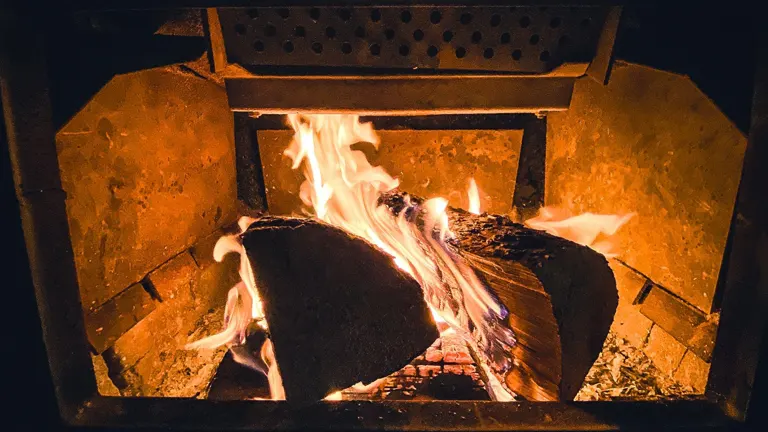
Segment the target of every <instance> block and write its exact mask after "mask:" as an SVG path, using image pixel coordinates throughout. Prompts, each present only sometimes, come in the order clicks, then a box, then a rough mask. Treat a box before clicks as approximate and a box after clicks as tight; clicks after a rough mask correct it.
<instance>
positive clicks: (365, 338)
mask: <svg viewBox="0 0 768 432" xmlns="http://www.w3.org/2000/svg"><path fill="white" fill-rule="evenodd" d="M242 242H243V245H244V247H245V250H246V253H247V255H248V258H249V260H250V263H251V266H252V267H253V270H254V274H255V278H256V281H255V282H256V286H257V287H258V290H259V294H260V295H261V299H262V302H263V306H264V313H265V317H266V320H267V323H268V325H269V332H270V339H271V340H272V343H273V345H274V351H275V356H276V359H277V364H278V367H279V369H280V374H281V376H282V381H283V387H284V389H285V395H286V399H287V400H288V401H289V402H293V403H296V404H305V403H310V402H314V401H317V400H320V399H323V398H324V397H325V396H327V395H328V394H330V393H333V392H335V391H339V390H343V389H345V388H348V387H350V386H352V385H354V384H356V383H357V382H363V383H364V384H367V383H370V382H372V381H374V380H376V379H378V378H380V377H384V376H387V375H389V374H391V373H393V372H395V371H397V370H399V369H400V368H402V367H403V366H405V365H406V364H408V362H409V361H411V360H412V359H413V358H414V357H416V356H418V355H419V354H421V353H422V352H424V351H425V350H426V349H427V347H429V346H430V345H431V344H432V343H433V342H434V341H435V339H437V337H438V332H437V329H436V327H435V323H434V321H433V320H432V317H431V314H430V311H429V308H428V307H427V304H426V302H425V301H424V297H423V292H422V290H421V287H420V286H419V284H418V283H417V282H416V281H415V280H414V279H413V278H411V277H410V276H409V275H408V274H406V273H405V272H403V271H402V270H400V269H399V268H398V267H397V266H396V265H395V264H394V262H393V260H392V257H391V256H389V255H387V254H385V253H384V252H381V251H380V250H378V249H377V248H375V247H374V246H373V245H371V244H370V243H368V242H367V241H365V240H363V239H361V238H358V237H355V236H352V235H350V234H348V233H346V232H344V231H342V230H341V229H339V228H335V227H333V226H330V225H328V224H325V223H322V222H318V221H315V220H309V219H297V218H279V217H265V218H262V219H259V220H258V221H256V222H255V223H253V224H252V225H251V226H250V228H249V229H248V230H247V231H246V232H245V233H244V234H243V235H242Z"/></svg>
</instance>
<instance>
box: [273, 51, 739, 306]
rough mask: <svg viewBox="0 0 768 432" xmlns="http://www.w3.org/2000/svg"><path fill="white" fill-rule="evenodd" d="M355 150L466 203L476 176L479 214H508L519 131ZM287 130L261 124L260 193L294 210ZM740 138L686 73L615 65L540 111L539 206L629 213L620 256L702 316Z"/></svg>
mask: <svg viewBox="0 0 768 432" xmlns="http://www.w3.org/2000/svg"><path fill="white" fill-rule="evenodd" d="M379 135H380V137H381V141H382V145H381V147H380V150H379V151H375V150H374V149H373V148H370V147H365V146H363V147H361V149H363V150H364V151H365V152H366V154H367V156H368V159H369V160H370V161H371V162H372V163H373V164H374V165H381V166H383V167H384V168H385V169H386V170H387V171H388V172H389V173H390V174H392V175H393V176H395V177H398V178H400V179H401V187H402V188H403V190H406V191H408V192H411V193H413V194H416V195H420V196H425V197H432V196H444V197H446V198H448V199H449V200H450V203H451V205H454V206H458V207H463V208H467V197H466V188H467V180H468V178H469V177H474V178H475V179H476V180H477V183H478V185H479V187H480V189H481V202H482V209H483V210H484V211H488V212H493V213H509V212H510V210H511V201H512V195H513V191H514V187H515V178H516V173H517V163H518V159H519V151H520V142H521V138H522V131H517V130H506V131H403V130H398V131H379ZM291 137H292V132H290V131H260V132H259V133H258V142H259V147H260V149H261V156H262V162H263V165H264V176H265V184H266V188H267V200H268V203H269V208H270V211H271V212H273V213H277V214H291V213H293V212H299V211H300V208H301V202H300V200H299V198H298V191H299V184H300V183H301V181H302V174H301V171H300V170H296V171H291V170H290V161H289V160H288V158H287V157H285V156H283V155H282V151H283V150H284V149H285V148H286V147H287V146H288V144H289V142H290V140H291ZM745 146H746V139H745V137H744V136H743V134H742V133H741V132H740V131H739V130H738V128H736V127H735V126H734V125H733V123H731V122H730V121H729V119H728V118H727V117H726V116H725V115H723V114H722V112H720V111H719V109H718V108H717V106H716V105H714V104H713V103H712V101H710V100H709V99H708V98H707V97H706V95H704V94H703V93H702V92H701V91H700V90H699V89H698V88H697V87H696V85H695V84H694V83H693V82H692V81H691V80H690V79H689V78H688V77H685V76H680V75H675V74H672V73H668V72H665V71H661V70H656V69H652V68H648V67H644V66H640V65H634V64H628V63H624V62H617V64H616V65H615V67H614V69H613V72H612V75H611V79H610V81H609V84H608V85H607V86H603V85H602V84H598V83H597V82H595V81H593V80H592V79H590V78H587V77H584V78H581V79H580V80H578V81H577V84H576V87H575V90H574V95H573V99H572V102H571V106H570V108H569V109H568V110H567V111H563V112H553V113H550V114H549V115H548V124H547V164H546V167H547V168H546V191H545V192H546V197H545V198H546V199H545V204H546V205H550V206H556V207H562V208H567V209H569V210H571V211H572V212H573V214H579V213H583V212H594V213H605V214H615V213H629V212H636V213H637V216H636V217H635V218H634V219H632V220H631V221H630V222H629V223H628V224H627V225H626V226H624V227H623V228H622V229H621V230H620V231H619V233H618V236H617V239H616V240H617V241H618V247H617V248H616V249H617V250H618V251H621V253H620V256H619V259H621V260H622V261H624V262H626V263H627V264H629V265H631V266H632V267H634V268H636V269H637V270H639V271H640V272H642V273H643V274H645V275H646V276H648V277H649V278H650V279H652V280H653V281H654V282H656V283H658V284H660V285H662V286H664V287H665V288H668V289H669V290H670V291H672V292H673V293H675V294H677V295H678V296H680V297H681V298H683V299H684V300H685V301H687V302H689V303H690V304H692V305H693V306H695V307H697V308H698V309H700V310H701V311H702V312H704V313H705V314H706V313H709V312H710V308H711V306H712V297H713V294H714V291H715V284H716V281H717V277H718V273H719V269H720V263H721V260H722V256H723V250H724V247H725V241H726V237H727V233H728V227H729V225H730V217H731V214H732V210H733V205H734V202H735V197H736V189H737V187H738V179H739V177H740V170H741V163H742V159H743V154H744V148H745Z"/></svg>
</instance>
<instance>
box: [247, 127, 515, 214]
mask: <svg viewBox="0 0 768 432" xmlns="http://www.w3.org/2000/svg"><path fill="white" fill-rule="evenodd" d="M376 132H377V133H378V135H379V137H380V138H381V144H380V145H379V148H378V150H377V149H375V148H374V147H373V146H372V145H370V144H356V145H355V146H354V148H356V149H359V150H361V151H363V152H364V153H365V155H366V157H367V159H368V160H369V161H370V162H371V165H373V166H381V167H383V168H384V169H385V170H386V171H387V172H388V173H389V174H390V175H391V176H393V177H395V178H397V179H398V180H400V188H401V189H402V190H404V191H406V192H408V193H411V194H413V195H417V196H421V197H426V198H432V197H438V196H440V197H445V198H447V199H448V200H449V202H450V205H452V206H455V207H461V208H464V209H467V208H468V205H469V199H468V197H467V188H468V187H469V179H470V178H471V177H473V178H474V179H475V181H476V182H477V185H478V189H479V192H480V205H481V210H482V211H488V212H493V213H502V214H505V213H508V212H509V211H510V209H511V203H512V195H513V193H514V189H515V179H516V177H517V166H518V161H519V157H520V145H521V143H522V137H523V131H522V130H378V131H376ZM292 139H293V131H288V130H266V131H259V132H258V141H259V149H260V152H261V159H262V163H263V166H264V183H265V186H266V190H267V202H268V204H269V211H270V213H272V214H278V215H286V214H291V213H300V212H301V210H302V203H301V199H300V198H299V187H300V185H301V182H302V181H303V180H304V175H303V167H302V168H299V169H296V170H291V160H290V159H289V158H288V157H287V156H285V155H283V151H284V150H285V149H286V148H287V147H288V145H289V144H290V142H291V140H292Z"/></svg>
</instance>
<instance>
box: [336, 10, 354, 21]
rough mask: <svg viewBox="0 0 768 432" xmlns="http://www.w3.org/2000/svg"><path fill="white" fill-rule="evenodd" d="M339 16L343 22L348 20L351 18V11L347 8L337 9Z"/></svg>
mask: <svg viewBox="0 0 768 432" xmlns="http://www.w3.org/2000/svg"><path fill="white" fill-rule="evenodd" d="M339 18H341V20H342V21H344V22H347V21H349V20H350V19H352V11H351V10H349V9H339Z"/></svg>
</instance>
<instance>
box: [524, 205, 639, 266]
mask: <svg viewBox="0 0 768 432" xmlns="http://www.w3.org/2000/svg"><path fill="white" fill-rule="evenodd" d="M634 216H635V213H628V214H624V215H603V214H594V213H582V214H580V215H578V216H571V215H570V214H569V213H568V211H567V210H563V209H558V208H554V207H544V208H542V209H541V210H540V211H539V214H538V215H537V216H536V217H535V218H532V219H528V220H527V221H525V224H526V225H527V226H529V227H531V228H533V229H537V230H542V231H546V232H548V233H549V234H552V235H556V236H558V237H562V238H564V239H568V240H571V241H572V242H575V243H578V244H581V245H584V246H589V247H590V248H592V249H594V250H595V251H597V252H600V253H601V254H603V255H605V256H606V257H608V258H611V257H615V256H616V255H617V253H616V252H615V247H616V245H615V244H614V241H613V239H612V238H611V236H613V235H614V234H616V231H618V230H619V228H621V227H622V226H623V225H624V224H626V223H627V222H629V220H630V219H632V218H633V217H634Z"/></svg>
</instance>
